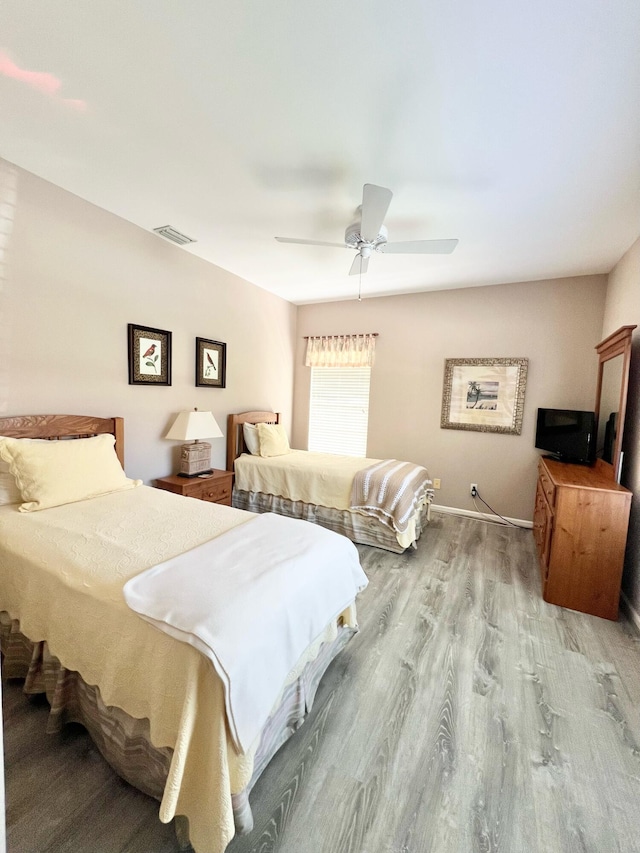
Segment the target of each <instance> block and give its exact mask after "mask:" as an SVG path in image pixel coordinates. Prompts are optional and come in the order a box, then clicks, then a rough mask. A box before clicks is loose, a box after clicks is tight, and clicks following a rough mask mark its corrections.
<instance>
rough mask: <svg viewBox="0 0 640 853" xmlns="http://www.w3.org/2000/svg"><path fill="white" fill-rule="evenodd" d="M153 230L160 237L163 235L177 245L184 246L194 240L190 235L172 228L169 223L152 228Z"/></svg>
mask: <svg viewBox="0 0 640 853" xmlns="http://www.w3.org/2000/svg"><path fill="white" fill-rule="evenodd" d="M153 230H154V232H155V233H156V234H159V235H160V236H161V237H165V238H166V239H167V240H171V242H172V243H177V244H178V246H186V244H187V243H195V242H196V241H195V240H194V239H193V238H192V237H187V235H186V234H181V233H180V232H179V231H176V229H175V228H172V227H171V226H170V225H162V226H161V227H160V228H154V229H153Z"/></svg>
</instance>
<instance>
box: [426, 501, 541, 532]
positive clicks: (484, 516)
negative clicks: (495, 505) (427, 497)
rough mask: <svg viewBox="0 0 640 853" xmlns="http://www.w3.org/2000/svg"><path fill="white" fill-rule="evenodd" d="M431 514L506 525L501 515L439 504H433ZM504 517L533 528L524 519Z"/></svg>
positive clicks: (519, 525)
mask: <svg viewBox="0 0 640 853" xmlns="http://www.w3.org/2000/svg"><path fill="white" fill-rule="evenodd" d="M431 512H444V513H448V514H449V515H466V516H468V517H469V518H479V519H480V521H491V522H496V521H497V522H499V523H502V524H504V522H503V521H502V519H501V518H500V516H499V515H492V514H491V513H490V512H475V511H474V510H471V509H459V508H458V507H455V506H438V505H437V504H431ZM504 517H505V519H506V520H507V521H510V522H511V523H512V524H517V525H518V527H533V522H532V521H526V520H525V519H524V518H509V516H507V515H505V516H504Z"/></svg>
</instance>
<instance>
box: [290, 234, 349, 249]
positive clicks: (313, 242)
mask: <svg viewBox="0 0 640 853" xmlns="http://www.w3.org/2000/svg"><path fill="white" fill-rule="evenodd" d="M276 240H277V241H278V242H279V243H301V244H302V245H303V246H334V247H335V248H336V249H350V248H352V247H351V246H347V244H346V243H324V242H323V241H322V240H298V238H297V237H276Z"/></svg>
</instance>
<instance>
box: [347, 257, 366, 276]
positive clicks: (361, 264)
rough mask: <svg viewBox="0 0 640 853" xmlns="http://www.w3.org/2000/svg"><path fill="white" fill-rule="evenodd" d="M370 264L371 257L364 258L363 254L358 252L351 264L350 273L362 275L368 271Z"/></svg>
mask: <svg viewBox="0 0 640 853" xmlns="http://www.w3.org/2000/svg"><path fill="white" fill-rule="evenodd" d="M368 266H369V258H363V257H362V255H361V254H357V255H356V256H355V258H354V259H353V263H352V264H351V269H350V270H349V275H361V274H363V273H365V272H366V271H367V267H368Z"/></svg>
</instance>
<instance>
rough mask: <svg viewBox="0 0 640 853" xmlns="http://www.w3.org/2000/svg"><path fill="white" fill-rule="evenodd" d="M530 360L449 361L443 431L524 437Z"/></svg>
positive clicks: (445, 376) (442, 419) (445, 374)
mask: <svg viewBox="0 0 640 853" xmlns="http://www.w3.org/2000/svg"><path fill="white" fill-rule="evenodd" d="M528 363H529V362H528V359H526V358H447V359H445V365H444V389H443V393H442V417H441V419H440V426H441V427H442V429H471V430H478V431H480V432H502V433H508V434H510V435H520V433H521V432H522V414H523V411H524V392H525V387H526V384H527V368H528Z"/></svg>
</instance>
